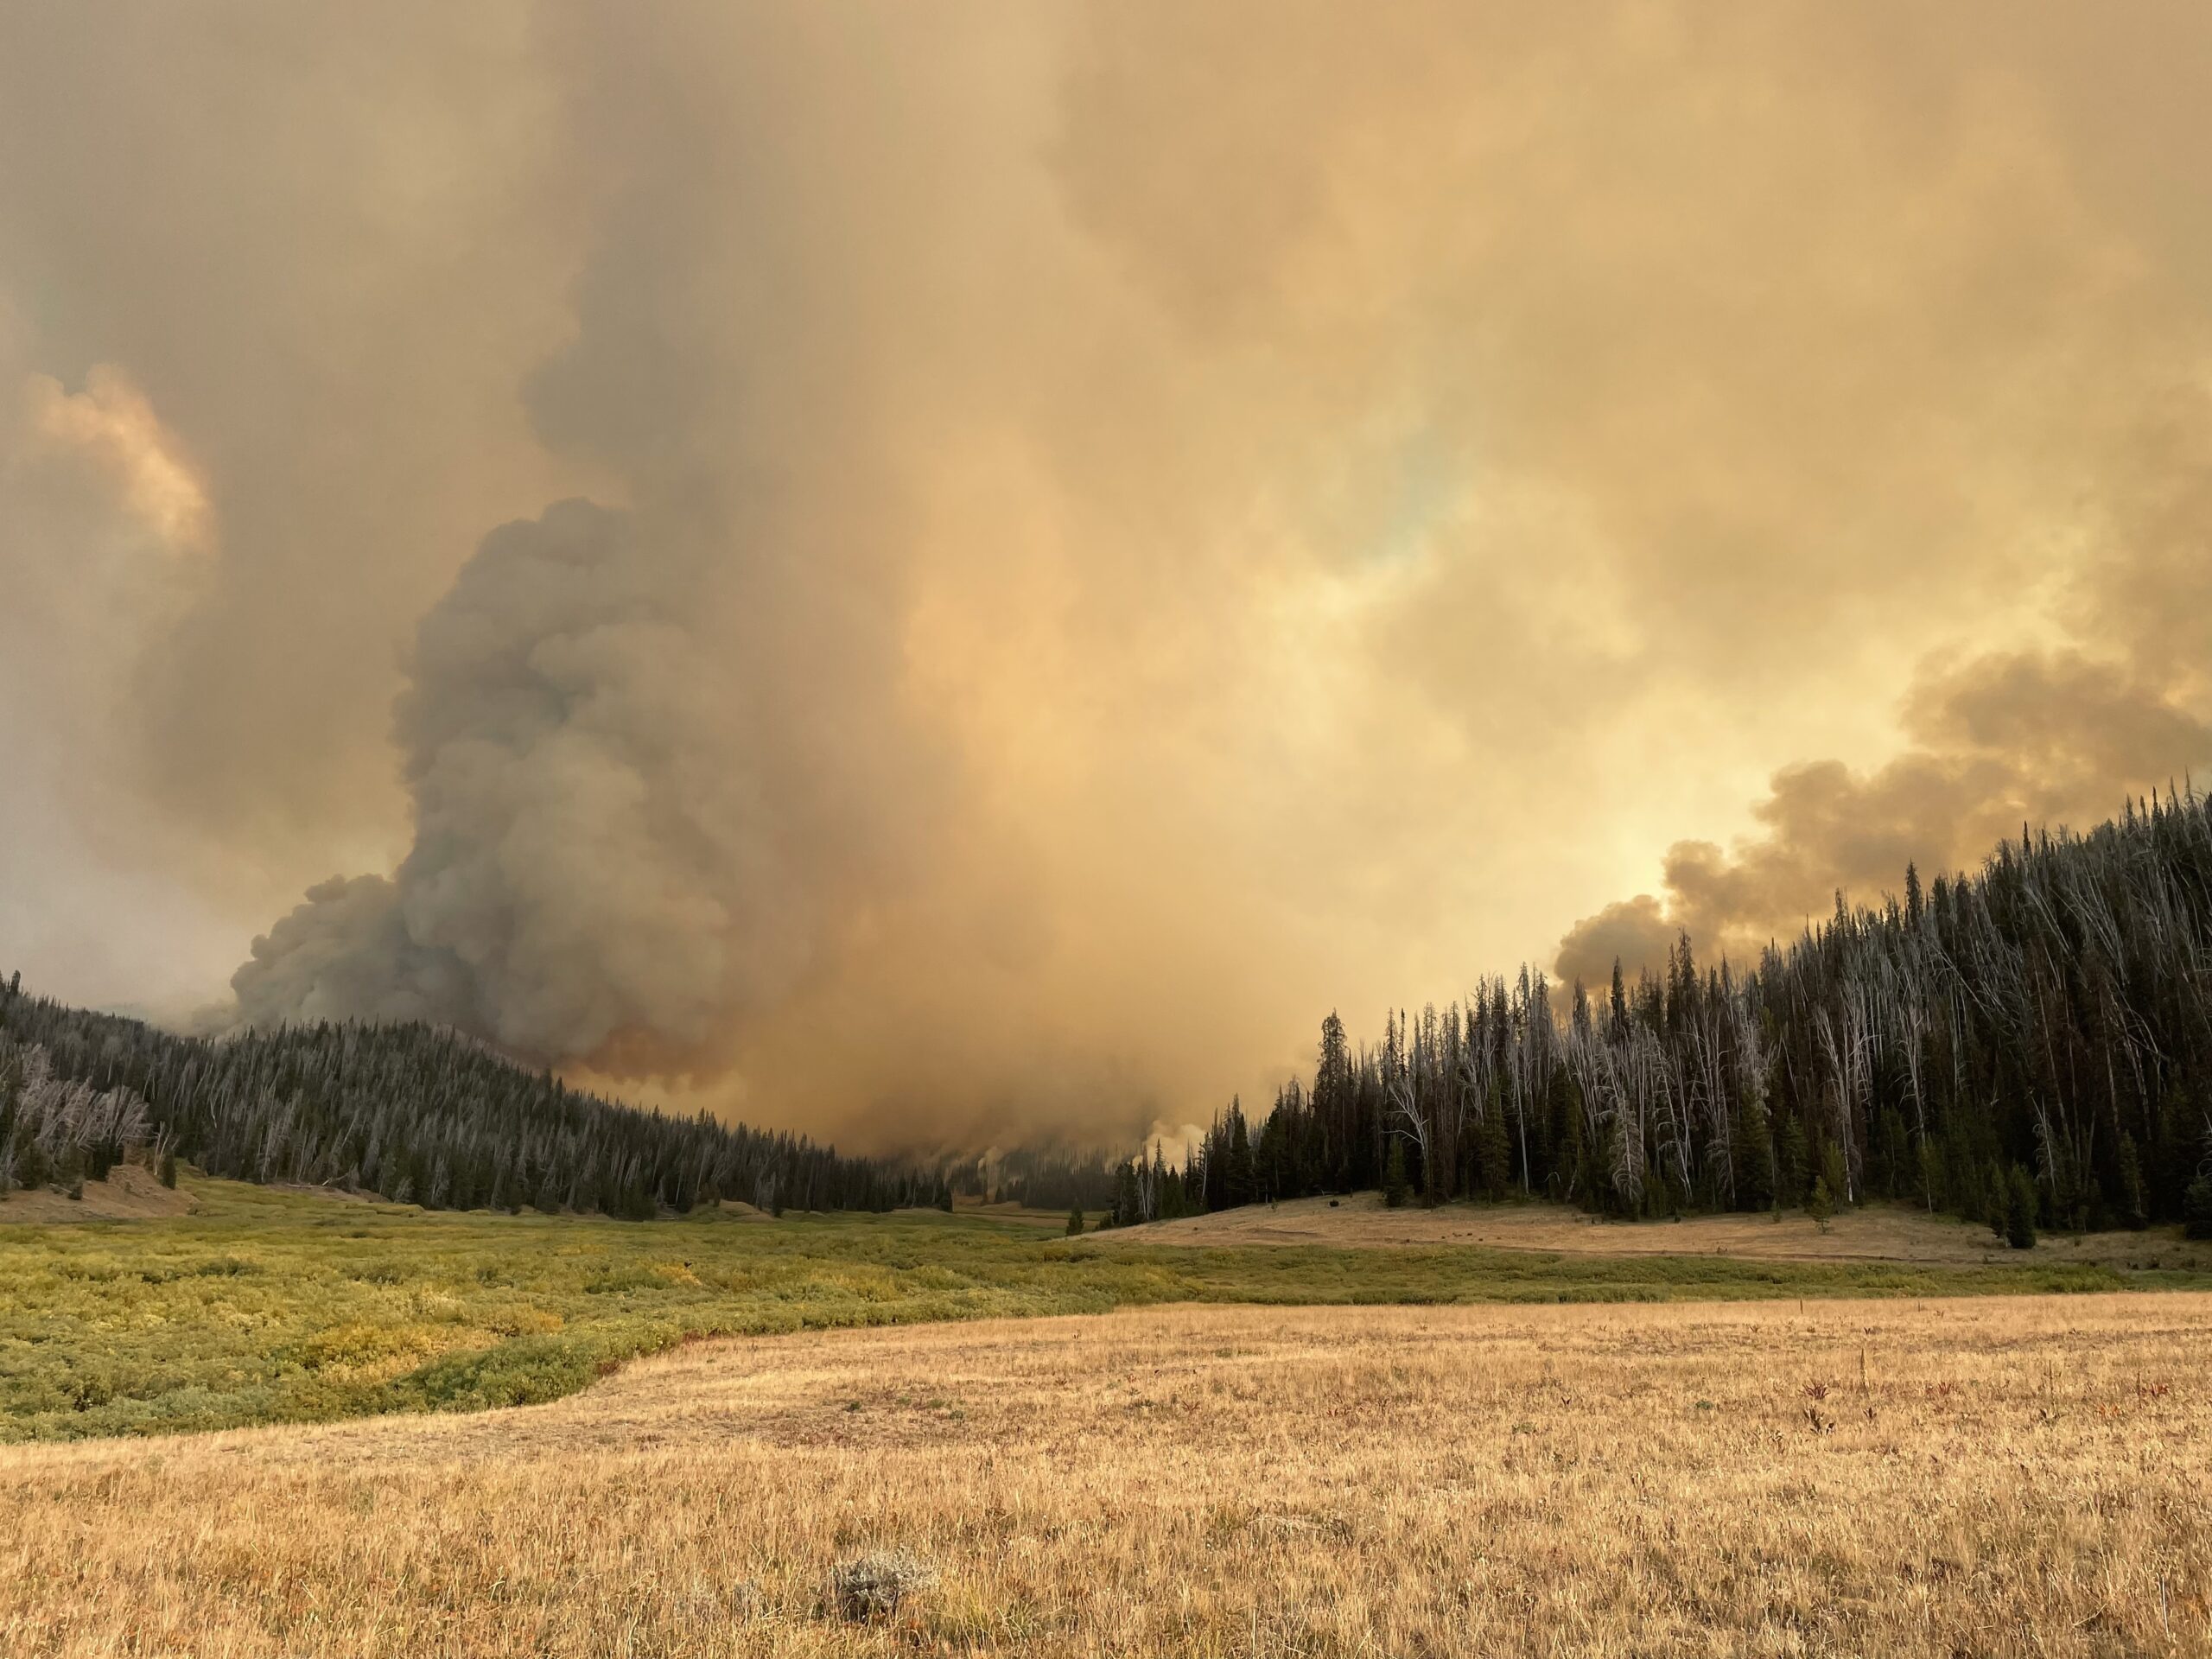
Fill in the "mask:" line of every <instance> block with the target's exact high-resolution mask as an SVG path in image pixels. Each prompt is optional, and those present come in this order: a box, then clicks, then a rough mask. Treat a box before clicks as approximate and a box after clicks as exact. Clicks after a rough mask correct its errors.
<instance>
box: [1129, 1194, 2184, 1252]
mask: <svg viewBox="0 0 2212 1659" xmlns="http://www.w3.org/2000/svg"><path fill="white" fill-rule="evenodd" d="M1099 1237H1100V1238H1101V1239H1102V1240H1103V1241H1107V1242H1111V1243H1128V1244H1163V1245H1164V1244H1219V1245H1249V1244H1324V1245H1335V1246H1339V1247H1346V1248H1370V1249H1395V1248H1398V1247H1402V1246H1404V1245H1408V1244H1411V1245H1417V1246H1423V1247H1433V1246H1437V1245H1478V1246H1483V1247H1485V1248H1489V1249H1522V1250H1560V1251H1566V1252H1568V1253H1570V1254H1576V1255H1726V1256H1735V1257H1739V1258H1747V1259H1756V1260H1764V1261H1785V1262H1787V1261H1795V1262H1930V1263H1936V1264H1942V1265H1949V1266H1961V1267H1963V1266H1967V1265H1969V1264H1977V1263H1984V1262H1986V1263H1992V1264H2002V1263H2005V1262H2014V1263H2018V1262H2029V1261H2035V1262H2042V1261H2053V1262H2084V1263H2089V1264H2093V1265H2096V1266H2110V1267H2119V1266H2126V1265H2128V1264H2130V1263H2136V1262H2150V1261H2152V1260H2153V1259H2156V1260H2158V1262H2160V1263H2161V1265H2163V1266H2164V1267H2166V1268H2175V1269H2180V1270H2186V1271H2197V1272H2202V1271H2208V1270H2212V1244H2206V1243H2191V1242H2190V1241H2188V1240H2186V1239H2184V1238H2183V1237H2182V1236H2181V1230H2180V1229H2179V1228H2177V1227H2161V1228H2157V1229H2153V1230H2151V1231H2148V1232H2141V1233H2131V1232H2114V1233H2091V1234H2088V1235H2085V1236H2080V1237H2075V1236H2070V1235H2067V1234H2050V1235H2046V1236H2044V1238H2043V1239H2042V1240H2041V1241H2040V1242H2039V1243H2037V1246H2036V1248H2035V1249H2034V1250H2033V1251H2031V1252H2018V1251H2014V1250H2012V1249H2007V1248H2006V1247H2005V1241H2004V1240H2003V1239H2001V1238H1999V1237H1997V1236H1995V1235H1994V1234H1993V1233H1992V1232H1991V1231H1990V1230H1989V1229H1988V1228H1986V1227H1984V1226H1981V1225H1980V1224H1977V1223H1974V1222H1968V1221H1961V1220H1960V1219H1959V1218H1958V1217H1955V1216H1931V1215H1928V1214H1925V1213H1923V1211H1918V1210H1914V1209H1910V1208H1909V1207H1907V1206H1905V1205H1872V1206H1870V1207H1868V1208H1866V1209H1864V1210H1847V1211H1842V1212H1841V1213H1840V1214H1838V1215H1837V1216H1836V1217H1834V1220H1832V1221H1831V1222H1830V1223H1829V1224H1828V1225H1827V1229H1826V1230H1822V1228H1821V1225H1820V1224H1819V1223H1817V1222H1815V1220H1813V1218H1812V1217H1809V1216H1808V1215H1806V1214H1804V1213H1803V1212H1802V1211H1789V1213H1787V1214H1785V1215H1783V1216H1781V1217H1775V1216H1772V1215H1741V1216H1739V1215H1719V1216H1690V1217H1684V1218H1683V1219H1682V1220H1681V1221H1642V1222H1620V1221H1607V1222H1600V1221H1597V1220H1595V1219H1593V1218H1592V1217H1590V1216H1588V1215H1586V1214H1585V1213H1584V1212H1583V1211H1580V1210H1575V1209H1571V1208H1569V1207H1567V1205H1557V1204H1511V1203H1509V1204H1495V1205H1492V1204H1447V1205H1440V1206H1439V1207H1438V1208H1436V1209H1433V1210H1425V1209H1421V1208H1420V1207H1419V1206H1417V1205H1409V1206H1408V1207H1406V1208H1403V1209H1399V1210H1392V1209H1388V1208H1386V1207H1385V1206H1384V1205H1383V1198H1382V1195H1381V1194H1380V1193H1376V1192H1355V1193H1353V1194H1351V1195H1350V1196H1349V1197H1346V1198H1341V1199H1337V1200H1333V1201H1332V1200H1331V1199H1328V1198H1294V1199H1292V1200H1291V1201H1289V1202H1288V1203H1285V1204H1277V1205H1265V1204H1255V1205H1245V1206H1243V1208H1241V1209H1236V1210H1223V1211H1217V1212H1216V1213H1214V1214H1211V1215H1204V1216H1188V1217H1184V1218H1183V1219H1181V1220H1179V1221H1163V1222H1155V1223H1154V1224H1152V1225H1150V1226H1147V1227H1129V1228H1122V1229H1119V1230H1109V1231H1108V1232H1104V1233H1102V1234H1100V1235H1099Z"/></svg>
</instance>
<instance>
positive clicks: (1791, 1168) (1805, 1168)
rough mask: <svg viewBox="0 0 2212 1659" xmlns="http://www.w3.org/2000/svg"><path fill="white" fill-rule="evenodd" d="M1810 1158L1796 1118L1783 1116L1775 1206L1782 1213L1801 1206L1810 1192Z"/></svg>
mask: <svg viewBox="0 0 2212 1659" xmlns="http://www.w3.org/2000/svg"><path fill="white" fill-rule="evenodd" d="M1812 1185H1813V1155H1812V1150H1811V1148H1810V1147H1808V1146H1807V1145H1806V1144H1805V1129H1804V1126H1803V1125H1802V1124H1801V1123H1799V1122H1798V1121H1797V1114H1796V1113H1795V1112H1784V1113H1783V1115H1782V1146H1781V1148H1780V1152H1779V1155H1778V1156H1777V1158H1776V1159H1775V1183H1774V1189H1775V1190H1774V1197H1775V1202H1776V1203H1777V1205H1781V1206H1782V1207H1783V1209H1785V1210H1787V1209H1791V1208H1794V1207H1795V1206H1796V1205H1799V1204H1802V1203H1803V1202H1804V1199H1805V1195H1806V1194H1807V1193H1808V1192H1810V1191H1811V1190H1812Z"/></svg>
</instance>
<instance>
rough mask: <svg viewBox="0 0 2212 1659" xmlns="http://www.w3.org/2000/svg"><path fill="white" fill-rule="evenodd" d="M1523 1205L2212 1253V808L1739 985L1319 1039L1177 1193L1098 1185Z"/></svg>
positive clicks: (1518, 999) (2062, 846)
mask: <svg viewBox="0 0 2212 1659" xmlns="http://www.w3.org/2000/svg"><path fill="white" fill-rule="evenodd" d="M1377 1186H1379V1187H1381V1188H1383V1191H1384V1192H1385V1195H1386V1197H1387V1198H1389V1200H1390V1201H1392V1202H1405V1201H1408V1200H1413V1201H1424V1202H1428V1203H1436V1202H1440V1201H1442V1200H1444V1199H1447V1198H1464V1197H1487V1198H1503V1197H1505V1196H1507V1195H1508V1194H1516V1193H1518V1194H1531V1195H1537V1196H1541V1197H1545V1198H1554V1199H1559V1200H1562V1201H1565V1202H1567V1203H1571V1204H1576V1205H1581V1206H1583V1207H1584V1208H1586V1209H1588V1210H1591V1211H1598V1212H1602V1213H1605V1214H1608V1215H1617V1216H1626V1217H1654V1216H1668V1215H1675V1214H1680V1213H1682V1212H1684V1211H1696V1210H1706V1211H1713V1210H1750V1211H1755V1210H1764V1209H1767V1208H1769V1207H1775V1206H1780V1207H1793V1206H1803V1207H1806V1208H1808V1209H1810V1210H1811V1211H1814V1212H1815V1214H1816V1215H1817V1214H1821V1213H1822V1212H1823V1211H1825V1210H1827V1208H1829V1207H1831V1206H1836V1205H1848V1204H1857V1203H1861V1202H1863V1201H1865V1200H1866V1199H1867V1198H1896V1199H1904V1200H1909V1201H1910V1202H1912V1203H1915V1204H1919V1205H1926V1206H1927V1207H1928V1208H1929V1209H1930V1210H1936V1211H1949V1212H1952V1213H1955V1214H1959V1215H1963V1216H1967V1217H1973V1218H1975V1219H1978V1220H1983V1221H1987V1222H1989V1223H1990V1224H1992V1226H1993V1227H1994V1228H1995V1229H1997V1230H1999V1231H2000V1232H2003V1233H2005V1235H2006V1236H2008V1237H2009V1238H2010V1239H2011V1240H2012V1242H2013V1243H2031V1242H2032V1241H2033V1237H2034V1233H2035V1230H2036V1229H2037V1228H2038V1227H2044V1228H2065V1229H2074V1228H2098V1227H2114V1226H2120V1227H2125V1226H2138V1227H2139V1226H2143V1225H2145V1224H2149V1223H2152V1222H2154V1221H2172V1220H2183V1221H2185V1222H2186V1223H2187V1224H2189V1225H2190V1229H2191V1230H2192V1231H2193V1232H2199V1233H2201V1234H2202V1235H2203V1236H2212V803H2208V801H2207V799H2206V798H2203V797H2200V796H2198V795H2197V794H2196V792H2195V791H2194V790H2193V789H2191V790H2190V791H2186V792H2182V791H2170V792H2169V794H2168V796H2167V797H2166V798H2165V799H2164V800H2163V801H2161V800H2158V799H2157V798H2152V799H2151V800H2149V801H2145V802H2141V803H2131V804H2129V806H2128V808H2127V810H2126V813H2125V814H2124V815H2123V817H2121V818H2120V820H2119V821H2117V822H2115V823H2106V824H2103V825H2101V826H2100V827H2099V828H2098V829H2095V830H2094V831H2093V832H2091V833H2090V834H2088V835H2087V836H2074V835H2070V834H2067V833H2064V832H2061V833H2058V834H2056V835H2051V834H2048V833H2046V834H2044V835H2041V836H2030V835H2029V834H2028V833H2027V832H2026V830H2025V829H2023V831H2022V835H2021V838H2020V841H2019V842H2018V844H2007V845H2005V846H2001V847H1999V849H1997V851H1996V852H1995V854H1994V855H1993V856H1992V857H1991V858H1990V859H1988V860H1987V861H1986V863H1985V864H1984V866H1983V868H1982V869H1981V872H1980V874H1977V875H1972V876H1967V875H1960V876H1957V877H1954V878H1949V879H1946V878H1943V877H1941V876H1939V877H1937V878H1936V880H1935V881H1934V882H1933V883H1932V884H1931V885H1929V887H1927V888H1925V889H1923V887H1922V885H1921V880H1920V876H1919V873H1918V872H1917V871H1916V870H1915V869H1911V868H1908V869H1907V870H1906V871H1905V872H1904V896H1903V897H1902V898H1901V899H1889V900H1887V901H1885V903H1884V904H1882V905H1881V906H1878V907H1873V908H1868V907H1858V908H1853V907H1850V906H1847V905H1846V904H1845V902H1844V900H1843V898H1842V896H1841V895H1840V894H1839V895H1838V897H1837V901H1836V909H1835V913H1834V918H1832V919H1830V920H1829V921H1827V922H1826V923H1825V924H1822V925H1818V926H1816V927H1814V928H1811V929H1809V930H1808V931H1807V932H1806V933H1805V935H1804V936H1803V937H1802V938H1799V939H1798V940H1797V941H1796V943H1794V944H1791V945H1789V947H1787V948H1786V949H1785V948H1782V947H1779V946H1775V945H1770V946H1769V947H1768V948H1767V950H1765V952H1764V954H1763V955H1762V957H1761V958H1760V960H1759V961H1758V963H1757V965H1756V966H1745V967H1741V968H1738V967H1737V966H1736V965H1733V964H1731V963H1726V962H1722V963H1717V964H1710V965H1700V962H1699V961H1698V959H1697V957H1696V956H1695V955H1694V947H1693V944H1692V941H1691V940H1690V939H1689V938H1688V937H1684V938H1682V939H1681V941H1680V942H1679V943H1678V944H1676V945H1675V948H1674V950H1672V951H1671V952H1670V953H1669V959H1668V961H1667V963H1666V965H1665V968H1664V969H1663V970H1662V971H1661V972H1658V973H1656V974H1652V973H1646V974H1643V975H1640V976H1638V977H1637V979H1636V980H1634V981H1633V982H1629V981H1627V980H1625V979H1624V976H1622V974H1621V972H1620V969H1619V967H1618V964H1616V965H1615V968H1614V971H1613V976H1612V980H1611V984H1609V985H1605V986H1600V987H1597V988H1587V987H1585V986H1583V985H1581V984H1579V983H1578V984H1575V985H1573V986H1572V987H1570V988H1568V989H1567V991H1566V992H1564V993H1563V994H1558V995H1555V994H1554V990H1553V988H1551V986H1550V985H1549V984H1548V982H1547V979H1546V977H1545V976H1544V975H1543V974H1542V973H1541V971H1534V970H1531V969H1527V968H1523V969H1522V970H1521V972H1520V974H1519V976H1517V977H1516V979H1514V980H1512V981H1510V982H1508V981H1506V980H1504V979H1493V980H1491V981H1490V982H1487V983H1485V984H1483V985H1482V986H1481V987H1480V988H1478V990H1477V992H1476V993H1475V994H1474V995H1472V996H1471V997H1470V998H1469V999H1468V1000H1467V1001H1466V1002H1465V1004H1454V1005H1453V1006H1452V1007H1447V1008H1445V1009H1443V1010H1441V1011H1440V1010H1438V1009H1437V1008H1435V1007H1426V1008H1423V1009H1421V1011H1420V1012H1419V1013H1418V1014H1393V1015H1391V1016H1390V1017H1389V1020H1388V1021H1387V1022H1386V1024H1385V1026H1384V1028H1383V1039H1382V1041H1381V1043H1380V1044H1379V1045H1377V1046H1364V1047H1360V1048H1357V1049H1355V1048H1354V1046H1352V1044H1351V1040H1350V1039H1349V1038H1348V1037H1347V1035H1346V1033H1345V1030H1344V1022H1343V1021H1342V1020H1339V1019H1338V1017H1337V1016H1336V1015H1335V1014H1331V1015H1330V1016H1329V1018H1328V1019H1327V1020H1326V1021H1325V1023H1324V1024H1323V1026H1322V1028H1321V1042H1320V1053H1319V1065H1318V1067H1317V1069H1316V1071H1314V1073H1313V1080H1312V1082H1311V1083H1310V1084H1305V1083H1301V1082H1299V1081H1295V1080H1294V1081H1292V1082H1290V1083H1288V1084H1285V1085H1283V1087H1282V1088H1281V1090H1280V1092H1279V1093H1278V1095H1277V1096H1276V1098H1275V1101H1274V1105H1273V1107H1272V1108H1271V1109H1269V1110H1268V1112H1267V1113H1266V1115H1265V1116H1263V1117H1260V1118H1259V1119H1258V1120H1257V1122H1256V1123H1255V1122H1253V1121H1252V1120H1251V1119H1249V1118H1248V1116H1247V1115H1246V1113H1245V1112H1244V1110H1243V1106H1242V1103H1231V1105H1230V1108H1229V1109H1228V1110H1227V1111H1226V1112H1225V1113H1224V1114H1222V1115H1221V1116H1218V1117H1217V1119H1216V1120H1215V1122H1214V1123H1213V1126H1212V1128H1211V1131H1210V1132H1209V1133H1208V1135H1206V1137H1205V1141H1204V1144H1203V1145H1201V1146H1199V1147H1195V1148H1193V1149H1192V1152H1191V1154H1190V1155H1189V1157H1188V1159H1187V1161H1186V1162H1185V1163H1184V1164H1183V1165H1182V1166H1179V1167H1178V1166H1173V1165H1172V1164H1170V1162H1169V1161H1168V1160H1166V1159H1165V1158H1163V1157H1162V1156H1161V1155H1160V1152H1159V1150H1158V1149H1157V1148H1155V1149H1154V1152H1153V1153H1152V1154H1151V1155H1150V1156H1149V1157H1147V1158H1143V1159H1139V1160H1131V1161H1130V1162H1128V1164H1125V1165H1124V1166H1122V1168H1121V1170H1120V1171H1119V1172H1118V1173H1117V1178H1116V1196H1115V1201H1114V1218H1115V1220H1116V1221H1117V1222H1121V1223H1128V1222H1135V1221H1146V1220H1151V1219H1154V1218H1156V1217H1173V1216H1176V1215H1180V1214H1185V1213H1189V1212H1192V1211H1205V1210H1221V1209H1227V1208H1230V1207H1231V1206H1234V1205H1242V1204H1249V1203H1253V1202H1256V1201H1265V1200H1268V1199H1272V1198H1292V1197H1299V1196H1304V1195H1307V1194H1313V1193H1318V1192H1346V1191H1351V1190H1353V1189H1357V1188H1371V1187H1377Z"/></svg>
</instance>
